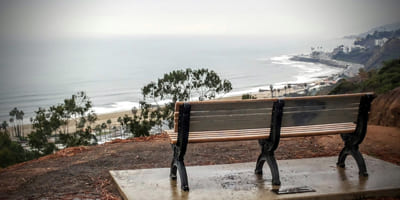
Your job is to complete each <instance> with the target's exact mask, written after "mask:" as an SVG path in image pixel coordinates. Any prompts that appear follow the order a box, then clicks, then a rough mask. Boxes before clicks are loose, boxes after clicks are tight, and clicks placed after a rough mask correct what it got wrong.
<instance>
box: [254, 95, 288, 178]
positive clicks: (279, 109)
mask: <svg viewBox="0 0 400 200" xmlns="http://www.w3.org/2000/svg"><path fill="white" fill-rule="evenodd" d="M284 106H285V102H284V100H281V99H280V100H278V101H275V102H274V104H273V108H272V118H271V129H270V134H269V138H268V139H262V140H258V142H259V144H260V146H261V153H260V155H259V156H258V159H257V163H256V169H255V173H256V174H262V169H263V166H264V163H265V161H267V163H268V166H269V168H270V170H271V175H272V185H281V181H280V178H279V169H278V164H277V162H276V159H275V153H274V152H275V150H276V149H277V148H278V145H279V140H280V137H281V126H282V117H283V107H284Z"/></svg>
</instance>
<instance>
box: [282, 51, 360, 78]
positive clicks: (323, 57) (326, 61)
mask: <svg viewBox="0 0 400 200" xmlns="http://www.w3.org/2000/svg"><path fill="white" fill-rule="evenodd" d="M289 60H292V61H299V62H307V63H318V64H323V65H327V66H330V67H337V68H341V69H343V75H345V76H347V77H354V76H356V75H357V74H358V70H359V69H360V68H364V65H362V64H358V63H352V62H346V61H341V60H335V59H332V58H331V57H330V56H329V53H326V52H319V54H318V55H295V56H292V57H291V58H290V59H289Z"/></svg>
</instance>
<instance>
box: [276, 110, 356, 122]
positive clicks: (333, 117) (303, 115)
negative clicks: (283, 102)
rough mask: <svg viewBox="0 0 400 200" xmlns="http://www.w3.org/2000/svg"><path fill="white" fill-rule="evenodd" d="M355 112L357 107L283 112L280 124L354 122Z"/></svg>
mask: <svg viewBox="0 0 400 200" xmlns="http://www.w3.org/2000/svg"><path fill="white" fill-rule="evenodd" d="M357 114H358V109H357V108H353V109H347V110H320V111H310V112H284V113H283V119H282V126H306V125H317V124H331V123H344V122H355V121H356V120H357Z"/></svg>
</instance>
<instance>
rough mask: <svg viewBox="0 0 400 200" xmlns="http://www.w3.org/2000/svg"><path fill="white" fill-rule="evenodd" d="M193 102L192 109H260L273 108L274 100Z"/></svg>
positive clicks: (193, 110)
mask: <svg viewBox="0 0 400 200" xmlns="http://www.w3.org/2000/svg"><path fill="white" fill-rule="evenodd" d="M190 104H191V111H192V112H195V111H219V110H225V111H227V110H228V111H229V110H244V109H260V108H272V105H273V101H272V100H269V101H237V102H224V101H220V102H219V103H202V104H192V103H190Z"/></svg>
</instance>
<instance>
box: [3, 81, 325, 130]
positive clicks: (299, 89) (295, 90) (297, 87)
mask: <svg viewBox="0 0 400 200" xmlns="http://www.w3.org/2000/svg"><path fill="white" fill-rule="evenodd" d="M321 78H322V77H321ZM329 78H331V77H329V76H327V77H323V78H322V80H316V81H310V82H307V87H304V86H303V85H304V83H293V84H291V85H292V87H291V88H288V89H287V90H286V91H285V90H284V89H282V88H279V92H278V90H276V91H274V97H283V96H285V94H292V95H293V94H296V95H302V93H304V90H305V89H306V88H308V89H312V88H313V87H315V86H320V84H321V83H322V82H326V81H327V79H329ZM280 85H282V84H280ZM324 86H328V85H324ZM275 89H278V88H275ZM244 94H250V95H252V96H254V97H256V98H257V99H266V98H271V91H270V90H263V89H262V88H259V91H257V92H251V93H246V92H244V93H243V94H240V95H232V96H225V97H219V98H218V97H217V98H215V99H213V100H218V101H223V100H242V95H244ZM96 114H97V113H96ZM125 115H128V116H130V117H133V114H132V112H131V110H125V111H117V112H110V113H102V114H97V118H98V119H97V120H96V122H95V123H94V124H93V125H92V126H93V127H94V126H96V125H98V124H102V123H106V122H107V120H108V119H110V120H111V122H112V123H111V126H120V123H119V122H118V121H117V119H118V117H123V116H125ZM74 122H75V121H74V120H70V121H69V126H68V129H69V130H70V131H71V132H73V131H74V130H75V126H74ZM107 125H108V124H107ZM10 128H11V127H9V129H10ZM23 129H24V135H25V137H26V136H27V135H29V134H30V133H31V132H32V131H33V128H32V124H30V123H29V124H24V125H23Z"/></svg>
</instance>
